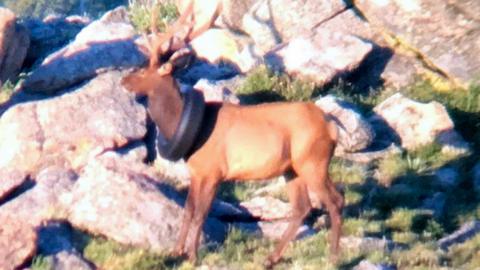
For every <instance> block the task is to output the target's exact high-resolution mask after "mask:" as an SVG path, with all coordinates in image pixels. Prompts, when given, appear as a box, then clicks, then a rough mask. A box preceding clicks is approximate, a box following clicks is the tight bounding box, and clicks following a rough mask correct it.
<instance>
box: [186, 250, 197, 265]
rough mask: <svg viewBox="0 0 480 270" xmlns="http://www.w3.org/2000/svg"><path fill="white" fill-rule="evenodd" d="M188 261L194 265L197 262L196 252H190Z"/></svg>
mask: <svg viewBox="0 0 480 270" xmlns="http://www.w3.org/2000/svg"><path fill="white" fill-rule="evenodd" d="M188 261H189V262H190V263H191V264H193V265H195V263H196V262H197V253H196V252H191V253H189V254H188Z"/></svg>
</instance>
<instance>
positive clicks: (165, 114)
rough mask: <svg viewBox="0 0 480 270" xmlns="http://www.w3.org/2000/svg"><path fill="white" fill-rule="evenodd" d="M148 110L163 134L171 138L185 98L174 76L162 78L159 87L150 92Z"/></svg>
mask: <svg viewBox="0 0 480 270" xmlns="http://www.w3.org/2000/svg"><path fill="white" fill-rule="evenodd" d="M148 112H149V114H150V117H151V118H152V120H153V122H155V124H156V125H157V127H158V128H159V130H160V132H162V134H163V136H164V137H165V138H166V139H171V138H172V137H173V135H174V134H175V131H176V129H177V126H178V124H179V123H180V119H181V117H182V112H183V100H182V97H181V95H180V91H179V87H178V85H177V83H176V81H175V79H174V78H173V77H171V76H169V77H168V78H164V79H162V80H161V82H160V84H159V87H157V88H156V89H154V90H153V91H151V92H150V93H149V94H148Z"/></svg>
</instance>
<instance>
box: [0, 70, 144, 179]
mask: <svg viewBox="0 0 480 270" xmlns="http://www.w3.org/2000/svg"><path fill="white" fill-rule="evenodd" d="M122 75H123V73H121V72H116V71H115V72H109V73H105V74H102V75H100V76H98V77H96V78H95V79H93V80H92V81H90V82H89V83H87V84H85V85H83V86H82V87H80V88H79V89H76V90H75V91H72V92H68V93H65V94H63V95H61V96H58V97H55V98H51V99H47V100H41V101H34V102H29V103H22V104H19V105H16V106H13V107H11V108H10V109H9V110H7V111H6V112H5V113H4V114H3V115H2V116H1V118H0V130H1V133H0V168H2V170H4V169H5V168H15V169H17V170H19V171H22V172H29V173H33V174H35V173H36V172H38V171H39V170H40V169H41V168H43V167H48V166H51V165H53V164H57V165H61V166H64V167H69V168H80V167H81V166H83V164H85V161H86V160H87V159H88V158H89V157H90V156H94V155H97V154H99V153H102V152H104V151H106V150H108V149H114V148H120V147H122V146H124V145H126V144H128V143H129V142H130V141H135V140H141V139H142V138H143V137H144V136H145V133H146V111H145V108H144V107H143V106H142V105H140V104H139V103H137V102H135V97H134V95H133V94H131V93H129V92H127V91H126V90H124V89H123V87H122V86H121V85H120V79H121V77H122Z"/></svg>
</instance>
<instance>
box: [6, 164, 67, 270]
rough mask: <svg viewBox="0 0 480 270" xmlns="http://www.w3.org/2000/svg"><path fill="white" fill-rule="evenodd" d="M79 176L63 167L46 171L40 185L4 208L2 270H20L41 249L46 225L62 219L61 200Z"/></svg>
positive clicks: (39, 177)
mask: <svg viewBox="0 0 480 270" xmlns="http://www.w3.org/2000/svg"><path fill="white" fill-rule="evenodd" d="M75 178H76V176H75V174H73V173H72V172H69V171H66V170H64V169H61V168H48V169H46V170H43V171H42V172H41V173H40V174H39V175H38V177H37V179H36V185H35V186H34V187H32V188H30V189H28V190H26V191H24V192H23V193H21V194H19V195H18V196H17V197H16V198H15V199H14V200H11V201H8V202H6V203H5V204H3V205H2V206H1V207H0V224H2V227H1V229H0V268H1V269H17V267H19V266H20V265H23V264H24V263H25V262H26V261H27V260H28V259H30V258H31V257H33V255H34V254H35V252H36V250H37V241H38V239H39V238H38V231H37V228H39V227H40V226H41V225H42V224H43V223H44V222H46V221H47V220H49V219H52V218H62V210H61V209H59V208H58V198H59V197H60V196H61V194H64V193H66V192H69V190H70V188H71V187H72V186H73V183H74V182H75Z"/></svg>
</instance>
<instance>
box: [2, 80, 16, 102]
mask: <svg viewBox="0 0 480 270" xmlns="http://www.w3.org/2000/svg"><path fill="white" fill-rule="evenodd" d="M14 89H15V85H14V84H13V83H12V82H10V81H6V82H5V83H4V84H3V85H2V87H1V88H0V104H2V103H4V102H6V101H8V100H9V99H10V97H11V96H12V94H13V92H14Z"/></svg>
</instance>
